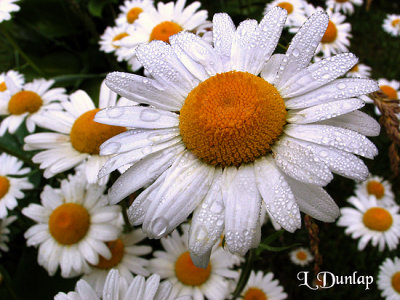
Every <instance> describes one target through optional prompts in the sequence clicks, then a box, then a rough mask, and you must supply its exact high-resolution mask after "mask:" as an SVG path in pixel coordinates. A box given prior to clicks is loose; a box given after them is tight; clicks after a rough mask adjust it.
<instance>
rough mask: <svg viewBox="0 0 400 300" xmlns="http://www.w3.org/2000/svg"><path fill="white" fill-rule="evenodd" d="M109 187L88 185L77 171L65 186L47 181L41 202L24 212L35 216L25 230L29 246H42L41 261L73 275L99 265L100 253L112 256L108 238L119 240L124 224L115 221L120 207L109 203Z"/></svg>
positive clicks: (50, 272)
mask: <svg viewBox="0 0 400 300" xmlns="http://www.w3.org/2000/svg"><path fill="white" fill-rule="evenodd" d="M104 189H105V187H103V186H98V185H88V184H87V182H86V180H85V178H84V176H82V175H81V174H79V173H78V174H77V175H75V176H69V177H68V180H62V181H61V188H60V189H55V188H52V187H51V186H48V185H46V186H45V187H44V190H43V192H42V193H41V195H40V198H41V203H42V205H39V204H30V205H29V206H28V207H25V208H24V209H23V210H22V213H23V214H24V215H25V216H27V217H29V218H31V219H32V220H34V221H35V222H36V223H37V224H36V225H33V226H32V227H31V228H29V229H28V230H27V231H26V232H25V238H26V239H27V245H28V246H39V253H38V263H39V265H41V266H43V267H44V268H45V269H46V270H47V271H48V273H49V275H51V276H52V275H54V273H55V272H56V270H57V267H58V266H60V268H61V276H63V277H73V276H77V275H79V274H81V273H83V272H85V271H86V272H87V271H88V270H89V266H88V264H89V263H90V264H92V265H97V264H98V263H99V261H100V259H99V256H100V255H101V256H103V257H104V258H106V259H110V258H111V251H110V249H109V248H108V247H107V245H106V242H107V241H112V240H115V239H116V238H117V237H118V235H119V233H120V228H119V227H118V226H117V225H116V224H114V223H115V220H116V219H118V217H119V215H120V207H119V206H116V205H112V206H109V205H107V204H108V202H107V197H106V196H105V195H103V191H104Z"/></svg>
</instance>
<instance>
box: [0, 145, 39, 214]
mask: <svg viewBox="0 0 400 300" xmlns="http://www.w3.org/2000/svg"><path fill="white" fill-rule="evenodd" d="M22 165H23V162H22V161H20V160H18V159H17V158H16V157H14V156H11V155H8V154H6V153H1V154H0V218H4V217H5V216H7V209H9V210H11V209H13V208H15V207H16V206H17V199H21V198H23V197H24V193H23V192H22V190H30V189H33V185H32V183H30V182H29V180H28V178H27V177H19V178H17V177H12V175H25V174H28V173H29V172H30V171H31V170H30V169H29V168H22Z"/></svg>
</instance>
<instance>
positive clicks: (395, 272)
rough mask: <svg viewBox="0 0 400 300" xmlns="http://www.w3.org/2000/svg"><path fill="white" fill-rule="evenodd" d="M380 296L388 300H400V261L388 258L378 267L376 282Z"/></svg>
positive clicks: (396, 258)
mask: <svg viewBox="0 0 400 300" xmlns="http://www.w3.org/2000/svg"><path fill="white" fill-rule="evenodd" d="M377 285H378V289H380V290H381V291H382V293H381V296H382V297H386V299H389V300H400V259H399V258H398V257H395V258H394V259H390V258H389V257H388V258H386V260H385V261H384V262H383V263H382V264H381V265H380V266H379V274H378V281H377Z"/></svg>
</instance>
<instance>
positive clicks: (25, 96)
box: [8, 91, 43, 115]
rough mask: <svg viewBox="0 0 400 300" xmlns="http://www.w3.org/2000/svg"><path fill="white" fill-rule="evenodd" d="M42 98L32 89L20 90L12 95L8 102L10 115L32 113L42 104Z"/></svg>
mask: <svg viewBox="0 0 400 300" xmlns="http://www.w3.org/2000/svg"><path fill="white" fill-rule="evenodd" d="M42 104H43V100H42V98H40V96H39V95H38V94H36V93H35V92H32V91H21V92H18V93H16V94H15V95H13V96H12V97H11V99H10V101H9V102H8V111H9V112H10V114H12V115H21V114H23V113H26V112H27V113H34V112H37V111H38V110H39V108H40V107H41V106H42Z"/></svg>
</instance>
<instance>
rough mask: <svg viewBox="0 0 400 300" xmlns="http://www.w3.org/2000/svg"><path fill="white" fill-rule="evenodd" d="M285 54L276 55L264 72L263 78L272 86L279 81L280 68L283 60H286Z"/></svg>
mask: <svg viewBox="0 0 400 300" xmlns="http://www.w3.org/2000/svg"><path fill="white" fill-rule="evenodd" d="M285 57H286V56H285V54H274V55H272V56H271V58H270V59H269V60H268V61H267V62H266V64H265V65H264V67H263V69H262V71H261V77H262V78H264V79H265V80H266V81H268V82H269V83H271V84H274V85H275V83H276V81H277V79H278V77H277V76H278V73H279V68H280V66H281V64H282V60H283V59H284V58H285Z"/></svg>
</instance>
